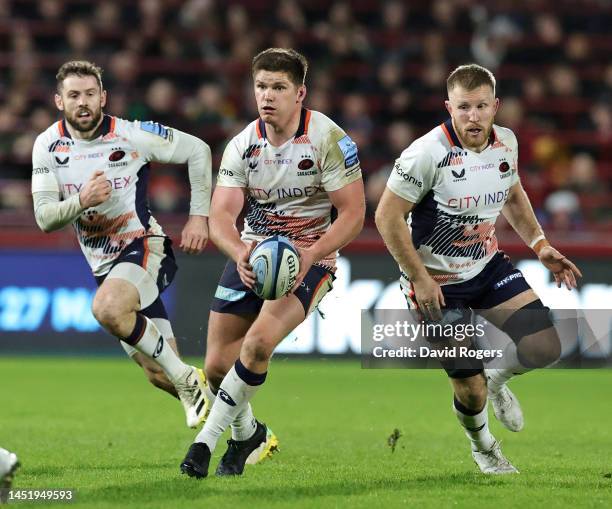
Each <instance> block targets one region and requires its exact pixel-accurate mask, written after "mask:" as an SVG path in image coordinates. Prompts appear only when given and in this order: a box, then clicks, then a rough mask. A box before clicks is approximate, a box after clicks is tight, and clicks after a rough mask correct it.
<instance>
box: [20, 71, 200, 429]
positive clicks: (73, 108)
mask: <svg viewBox="0 0 612 509" xmlns="http://www.w3.org/2000/svg"><path fill="white" fill-rule="evenodd" d="M101 74H102V70H101V69H100V68H99V67H97V66H96V65H94V64H93V63H91V62H86V61H71V62H66V63H65V64H64V65H62V66H61V67H60V69H59V71H58V73H57V93H56V94H55V104H56V106H57V108H58V110H60V111H61V112H62V113H63V118H62V120H60V121H59V122H56V123H54V124H53V125H52V126H50V127H49V128H48V129H47V130H46V131H44V132H43V133H42V134H40V135H39V136H38V138H37V139H36V142H35V144H34V149H33V153H32V165H33V173H32V194H33V200H34V213H35V216H36V222H37V223H38V225H39V227H40V228H41V229H42V230H43V231H45V232H52V231H55V230H58V229H60V228H63V227H64V226H66V225H68V224H71V225H72V226H73V227H74V229H75V232H76V235H77V238H78V241H79V243H80V246H81V250H82V251H83V254H84V255H85V258H86V260H87V262H88V263H89V265H90V267H91V269H92V271H93V275H94V276H95V279H96V282H97V283H98V285H99V288H98V290H97V292H96V294H95V297H94V300H93V305H92V311H93V314H94V316H95V318H96V319H97V320H98V322H99V323H100V324H101V325H102V326H103V327H104V328H105V329H106V330H107V331H108V332H109V333H111V334H112V335H114V336H116V337H117V338H119V339H120V340H121V344H122V345H123V347H124V349H125V350H126V352H127V353H128V354H129V355H130V356H131V357H132V358H133V359H134V360H135V361H136V362H137V363H138V364H139V365H140V366H141V367H142V368H143V369H144V371H145V373H146V375H147V377H148V378H149V380H150V381H151V382H152V383H153V384H154V385H155V386H157V387H160V388H162V389H163V390H165V391H167V392H169V393H170V394H172V395H174V396H177V397H178V398H179V399H180V400H181V402H182V404H183V406H184V408H185V412H186V415H187V425H188V426H190V427H195V426H197V424H198V423H199V422H201V421H202V420H203V419H204V417H205V415H206V411H207V410H208V408H207V406H208V405H207V400H206V396H205V389H206V382H205V378H204V374H203V372H202V370H198V369H196V368H194V367H193V366H189V365H187V364H185V363H183V362H182V361H181V359H180V358H179V357H178V355H177V349H176V341H175V339H174V334H173V332H172V327H171V325H170V322H169V321H168V315H167V313H166V310H165V309H164V305H163V303H162V301H161V299H160V297H159V294H160V293H161V292H163V291H164V290H165V289H166V288H167V287H168V285H169V284H170V283H171V281H172V279H173V278H174V275H175V272H176V270H177V267H176V263H175V258H174V254H173V252H172V247H171V244H172V243H171V241H170V239H169V238H168V237H167V236H166V235H165V234H164V232H163V230H162V228H161V227H160V225H159V224H158V223H157V221H156V220H155V218H154V217H153V216H152V215H151V212H150V210H149V207H148V202H147V183H148V177H149V162H150V161H158V162H163V163H180V164H183V163H187V165H188V172H189V182H190V185H191V205H190V212H189V219H188V221H187V223H186V224H185V227H184V228H183V231H182V235H181V244H180V247H181V248H182V249H183V250H184V251H185V252H187V253H190V254H196V253H200V252H201V251H202V249H203V248H204V246H205V245H206V242H207V240H208V217H207V216H208V212H209V207H210V191H211V156H210V148H209V147H208V145H207V144H206V143H204V142H203V141H202V140H200V139H198V138H196V137H194V136H191V135H189V134H186V133H183V132H181V131H178V130H176V129H172V128H169V127H165V126H163V125H160V124H158V123H156V122H140V121H135V122H130V121H127V120H122V119H120V118H116V117H113V116H110V115H106V114H105V113H104V112H103V108H104V106H105V105H106V91H105V90H104V88H103V86H102V78H101Z"/></svg>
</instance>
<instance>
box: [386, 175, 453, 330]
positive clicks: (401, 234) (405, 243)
mask: <svg viewBox="0 0 612 509" xmlns="http://www.w3.org/2000/svg"><path fill="white" fill-rule="evenodd" d="M414 205H415V204H414V203H413V202H411V201H408V200H406V199H404V198H402V197H400V196H398V195H397V194H395V193H394V192H393V191H391V190H390V189H389V188H388V187H387V188H385V191H384V192H383V195H382V197H381V199H380V201H379V203H378V207H377V209H376V215H375V221H376V227H377V228H378V231H379V232H380V235H381V237H382V238H383V240H384V242H385V245H386V246H387V249H388V250H389V253H391V256H393V258H394V259H395V261H396V262H397V263H398V264H399V266H400V267H401V269H402V270H403V271H404V273H405V274H406V275H407V276H408V278H409V279H410V281H411V282H412V284H413V286H414V291H415V298H416V300H417V302H418V304H419V308H420V309H421V310H422V312H423V313H424V314H425V316H426V317H428V318H432V319H441V318H442V317H441V314H440V307H442V306H444V305H445V302H444V295H443V294H442V290H441V289H440V285H438V283H436V282H435V281H434V280H433V279H432V277H431V276H430V275H429V273H428V272H427V269H426V268H425V265H423V262H422V261H421V258H420V256H419V254H418V253H417V251H416V249H415V247H414V244H413V243H412V237H411V235H410V230H409V229H408V225H407V224H406V218H407V217H408V214H410V212H411V211H412V209H413V208H414ZM432 303H433V305H432Z"/></svg>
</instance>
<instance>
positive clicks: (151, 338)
mask: <svg viewBox="0 0 612 509" xmlns="http://www.w3.org/2000/svg"><path fill="white" fill-rule="evenodd" d="M139 338H140V339H139ZM134 341H135V343H134ZM126 342H128V343H132V346H133V347H134V348H136V350H138V351H139V352H142V353H143V354H145V355H146V356H147V357H150V358H151V359H153V360H154V361H156V362H157V363H158V364H159V365H160V366H161V367H162V369H163V370H164V372H165V373H166V375H168V378H169V379H170V381H171V382H172V383H176V381H177V380H178V379H179V378H181V376H183V375H184V374H185V371H186V370H187V369H189V368H190V366H188V365H187V364H185V363H184V362H183V361H182V360H181V359H179V357H178V356H177V355H176V354H175V353H174V350H172V348H171V347H170V345H168V342H167V341H166V340H165V339H164V338H163V337H162V335H161V333H160V332H159V329H158V328H157V327H156V326H155V324H154V323H153V322H152V321H151V320H149V319H148V318H147V317H146V316H144V315H141V314H140V313H137V314H136V326H135V327H134V331H133V332H132V334H130V336H129V337H128V338H126Z"/></svg>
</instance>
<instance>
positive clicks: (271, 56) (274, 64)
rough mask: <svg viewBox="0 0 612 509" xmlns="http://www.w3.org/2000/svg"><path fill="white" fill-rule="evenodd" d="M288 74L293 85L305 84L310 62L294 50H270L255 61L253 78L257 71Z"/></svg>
mask: <svg viewBox="0 0 612 509" xmlns="http://www.w3.org/2000/svg"><path fill="white" fill-rule="evenodd" d="M261 70H264V71H270V72H286V73H287V75H288V76H289V79H290V80H291V82H292V83H294V84H295V85H297V86H298V87H299V86H300V85H303V84H304V81H305V79H306V73H307V72H308V61H307V60H306V57H304V55H302V54H300V53H298V52H297V51H295V50H294V49H285V48H268V49H267V50H265V51H262V52H261V53H259V54H258V55H257V56H256V57H255V58H254V59H253V65H252V71H253V77H255V74H256V73H257V71H261Z"/></svg>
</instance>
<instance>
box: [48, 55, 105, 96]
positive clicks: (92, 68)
mask: <svg viewBox="0 0 612 509" xmlns="http://www.w3.org/2000/svg"><path fill="white" fill-rule="evenodd" d="M71 74H76V75H77V76H79V77H81V78H82V77H83V76H93V77H94V78H96V81H97V82H98V85H99V86H100V91H102V69H101V68H100V67H98V66H97V65H96V64H94V63H93V62H88V61H87V60H72V61H70V62H66V63H65V64H63V65H62V66H61V67H60V68H59V70H58V71H57V74H56V75H55V79H56V80H57V91H58V92H60V91H61V90H62V86H63V84H64V80H65V79H66V78H67V77H68V76H70V75H71Z"/></svg>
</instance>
